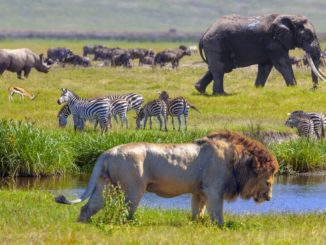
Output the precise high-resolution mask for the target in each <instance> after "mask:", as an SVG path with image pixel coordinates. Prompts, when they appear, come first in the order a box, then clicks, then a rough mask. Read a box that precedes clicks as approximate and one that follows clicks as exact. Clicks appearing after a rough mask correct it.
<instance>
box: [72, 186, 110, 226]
mask: <svg viewBox="0 0 326 245" xmlns="http://www.w3.org/2000/svg"><path fill="white" fill-rule="evenodd" d="M103 189H104V181H103V180H101V181H99V182H98V183H97V184H96V187H95V190H94V192H93V194H92V195H91V197H90V198H89V200H88V202H87V203H86V204H85V205H84V206H83V207H82V208H81V210H80V215H79V218H78V222H83V223H84V222H87V221H89V219H90V218H91V216H93V215H94V214H96V213H97V212H98V211H99V210H100V209H101V208H102V207H103V205H104V202H103Z"/></svg>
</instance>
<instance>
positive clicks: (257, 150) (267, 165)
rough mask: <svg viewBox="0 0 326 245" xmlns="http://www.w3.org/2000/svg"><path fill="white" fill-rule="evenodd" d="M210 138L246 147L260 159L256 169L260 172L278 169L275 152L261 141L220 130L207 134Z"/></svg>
mask: <svg viewBox="0 0 326 245" xmlns="http://www.w3.org/2000/svg"><path fill="white" fill-rule="evenodd" d="M207 138H208V139H225V140H226V141H229V142H231V143H232V144H233V145H234V147H235V148H237V146H240V147H244V148H245V149H246V150H247V151H248V152H249V153H250V154H252V155H253V156H255V157H256V159H257V160H258V163H259V164H257V166H256V167H255V169H256V170H258V171H259V172H265V171H273V172H276V171H277V170H278V162H277V160H276V158H275V156H274V155H273V154H271V153H270V152H269V151H268V149H267V148H266V147H265V146H264V145H263V144H262V143H260V142H258V141H256V140H253V139H251V138H249V137H247V136H244V135H241V134H238V133H233V132H228V131H227V132H218V133H212V134H209V135H207Z"/></svg>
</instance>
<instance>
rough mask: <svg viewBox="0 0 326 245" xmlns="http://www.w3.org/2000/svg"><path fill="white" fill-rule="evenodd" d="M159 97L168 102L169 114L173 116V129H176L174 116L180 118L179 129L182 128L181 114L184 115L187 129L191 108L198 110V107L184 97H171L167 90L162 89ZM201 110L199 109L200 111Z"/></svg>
mask: <svg viewBox="0 0 326 245" xmlns="http://www.w3.org/2000/svg"><path fill="white" fill-rule="evenodd" d="M159 99H160V100H163V101H164V102H165V103H166V106H167V115H169V116H171V118H172V126H173V130H175V126H174V117H177V118H178V125H179V128H178V130H179V131H180V130H181V116H182V115H183V117H184V123H185V130H187V124H188V123H187V121H188V120H187V118H188V114H189V113H188V112H189V108H193V109H194V110H196V111H198V109H197V108H196V107H195V106H194V105H191V104H189V103H188V102H187V100H186V99H185V98H184V97H177V98H174V99H170V97H169V94H168V93H167V92H166V91H162V92H161V93H160V95H159ZM198 112H199V111H198Z"/></svg>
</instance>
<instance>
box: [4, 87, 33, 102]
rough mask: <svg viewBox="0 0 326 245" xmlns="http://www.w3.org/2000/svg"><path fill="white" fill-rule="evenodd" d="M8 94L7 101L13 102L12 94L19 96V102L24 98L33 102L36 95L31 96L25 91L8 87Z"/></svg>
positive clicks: (20, 88)
mask: <svg viewBox="0 0 326 245" xmlns="http://www.w3.org/2000/svg"><path fill="white" fill-rule="evenodd" d="M8 93H9V101H13V100H14V98H13V96H14V94H19V95H20V100H22V99H23V100H24V96H27V97H29V98H30V99H31V100H34V99H35V98H36V96H37V95H34V94H31V93H30V92H28V91H27V90H26V89H24V88H22V87H19V86H12V85H11V86H9V87H8Z"/></svg>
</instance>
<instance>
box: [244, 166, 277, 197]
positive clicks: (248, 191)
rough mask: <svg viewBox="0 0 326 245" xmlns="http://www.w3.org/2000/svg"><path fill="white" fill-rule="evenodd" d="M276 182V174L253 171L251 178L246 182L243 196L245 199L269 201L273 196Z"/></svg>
mask: <svg viewBox="0 0 326 245" xmlns="http://www.w3.org/2000/svg"><path fill="white" fill-rule="evenodd" d="M273 182H274V174H271V173H268V172H267V173H263V174H258V175H257V174H256V173H252V176H251V177H250V179H249V180H248V181H247V182H246V184H245V186H244V188H243V191H242V192H241V197H242V198H244V199H250V198H251V197H252V198H253V199H254V201H255V202H256V203H261V202H264V201H269V200H271V198H272V185H273Z"/></svg>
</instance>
